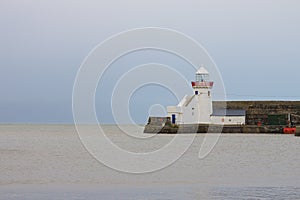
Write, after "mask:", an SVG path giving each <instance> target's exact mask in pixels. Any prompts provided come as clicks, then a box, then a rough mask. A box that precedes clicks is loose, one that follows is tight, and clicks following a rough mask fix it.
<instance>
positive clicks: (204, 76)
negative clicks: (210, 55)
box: [196, 74, 209, 82]
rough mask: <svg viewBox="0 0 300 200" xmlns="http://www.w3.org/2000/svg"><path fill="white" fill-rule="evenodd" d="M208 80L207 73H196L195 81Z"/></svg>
mask: <svg viewBox="0 0 300 200" xmlns="http://www.w3.org/2000/svg"><path fill="white" fill-rule="evenodd" d="M208 80H209V75H208V74H196V82H207V81H208Z"/></svg>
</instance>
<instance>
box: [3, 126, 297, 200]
mask: <svg viewBox="0 0 300 200" xmlns="http://www.w3.org/2000/svg"><path fill="white" fill-rule="evenodd" d="M104 129H105V133H106V134H107V136H108V137H109V138H110V139H111V141H113V142H114V143H115V144H116V145H118V146H119V147H121V148H123V149H127V150H130V151H133V152H148V151H152V150H155V149H156V148H160V147H162V146H164V145H165V144H166V143H168V142H169V141H170V140H171V139H172V138H173V137H174V135H156V136H155V137H154V138H152V139H151V140H150V142H149V141H148V143H147V145H145V144H144V143H143V142H142V141H141V140H132V137H128V136H124V135H125V134H124V133H123V132H122V131H120V129H119V128H118V127H117V126H115V125H106V126H104ZM204 137H205V135H203V134H200V135H197V136H196V138H195V141H194V142H193V144H192V145H191V146H190V148H189V149H188V150H187V151H186V152H185V153H184V154H183V156H182V157H181V158H180V159H179V160H177V161H176V162H175V163H173V164H172V165H170V166H168V167H166V168H164V169H161V170H159V171H156V172H152V173H146V174H129V173H124V172H119V171H116V170H114V169H111V168H109V167H107V166H105V165H103V164H102V163H100V162H99V161H97V160H96V159H95V158H93V157H92V156H91V155H90V154H89V152H88V151H87V150H86V148H85V147H84V146H83V145H82V144H81V141H80V139H79V137H78V135H77V132H76V129H75V126H74V125H0V199H8V200H9V199H300V178H299V177H300V168H299V167H300V156H299V155H298V154H299V152H300V138H299V137H294V136H293V135H264V134H261V135H258V134H222V135H221V137H220V138H219V141H218V143H217V144H216V146H215V147H214V148H213V150H212V151H211V152H210V153H209V154H208V156H206V157H205V158H203V159H199V158H198V153H199V150H200V147H201V144H202V142H203V139H204ZM139 141H141V142H139Z"/></svg>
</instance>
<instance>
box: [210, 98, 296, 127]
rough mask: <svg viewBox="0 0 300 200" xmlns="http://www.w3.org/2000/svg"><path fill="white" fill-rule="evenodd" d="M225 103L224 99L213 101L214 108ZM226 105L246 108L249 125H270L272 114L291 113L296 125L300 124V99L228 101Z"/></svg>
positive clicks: (228, 107) (230, 107)
mask: <svg viewBox="0 0 300 200" xmlns="http://www.w3.org/2000/svg"><path fill="white" fill-rule="evenodd" d="M224 105H225V104H224V102H222V101H215V102H213V106H214V108H222V107H224ZM226 107H227V109H243V110H246V124H247V125H257V124H258V123H262V124H266V125H268V124H269V123H270V119H269V118H270V115H278V116H279V115H285V116H288V114H291V120H292V121H293V123H294V125H300V101H227V102H226ZM286 118H287V117H286Z"/></svg>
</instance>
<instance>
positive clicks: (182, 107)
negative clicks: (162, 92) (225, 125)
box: [167, 67, 214, 124]
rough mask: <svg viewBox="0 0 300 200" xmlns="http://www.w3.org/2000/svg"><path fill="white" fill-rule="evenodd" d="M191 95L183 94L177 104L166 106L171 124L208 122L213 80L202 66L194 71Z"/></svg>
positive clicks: (210, 113)
mask: <svg viewBox="0 0 300 200" xmlns="http://www.w3.org/2000/svg"><path fill="white" fill-rule="evenodd" d="M191 83H192V87H193V89H194V94H193V95H185V96H184V97H183V99H182V100H181V101H180V103H179V104H178V105H177V106H168V107H167V112H168V117H170V119H171V122H172V123H173V124H210V123H211V115H212V113H213V108H212V98H211V89H212V87H213V84H214V83H213V82H212V81H210V80H209V73H208V71H207V70H206V69H205V68H204V67H200V68H199V69H198V71H197V72H196V80H195V81H192V82H191Z"/></svg>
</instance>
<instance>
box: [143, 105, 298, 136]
mask: <svg viewBox="0 0 300 200" xmlns="http://www.w3.org/2000/svg"><path fill="white" fill-rule="evenodd" d="M213 107H214V109H243V110H245V111H246V124H245V125H241V126H229V125H228V126H223V127H221V126H218V125H210V126H208V125H204V124H185V125H173V124H171V123H170V121H169V119H168V118H166V117H164V118H156V117H150V118H149V121H148V124H147V125H146V126H145V130H144V132H145V133H196V132H197V133H206V132H221V131H222V132H223V133H273V134H274V133H282V129H283V128H284V127H285V126H286V125H287V123H288V122H287V116H288V115H289V114H290V116H291V121H292V122H293V125H294V126H297V132H299V128H298V127H300V101H226V102H224V101H215V102H213ZM274 116H283V120H281V122H280V123H281V124H271V123H270V118H271V117H273V118H274ZM276 123H279V122H276Z"/></svg>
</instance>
